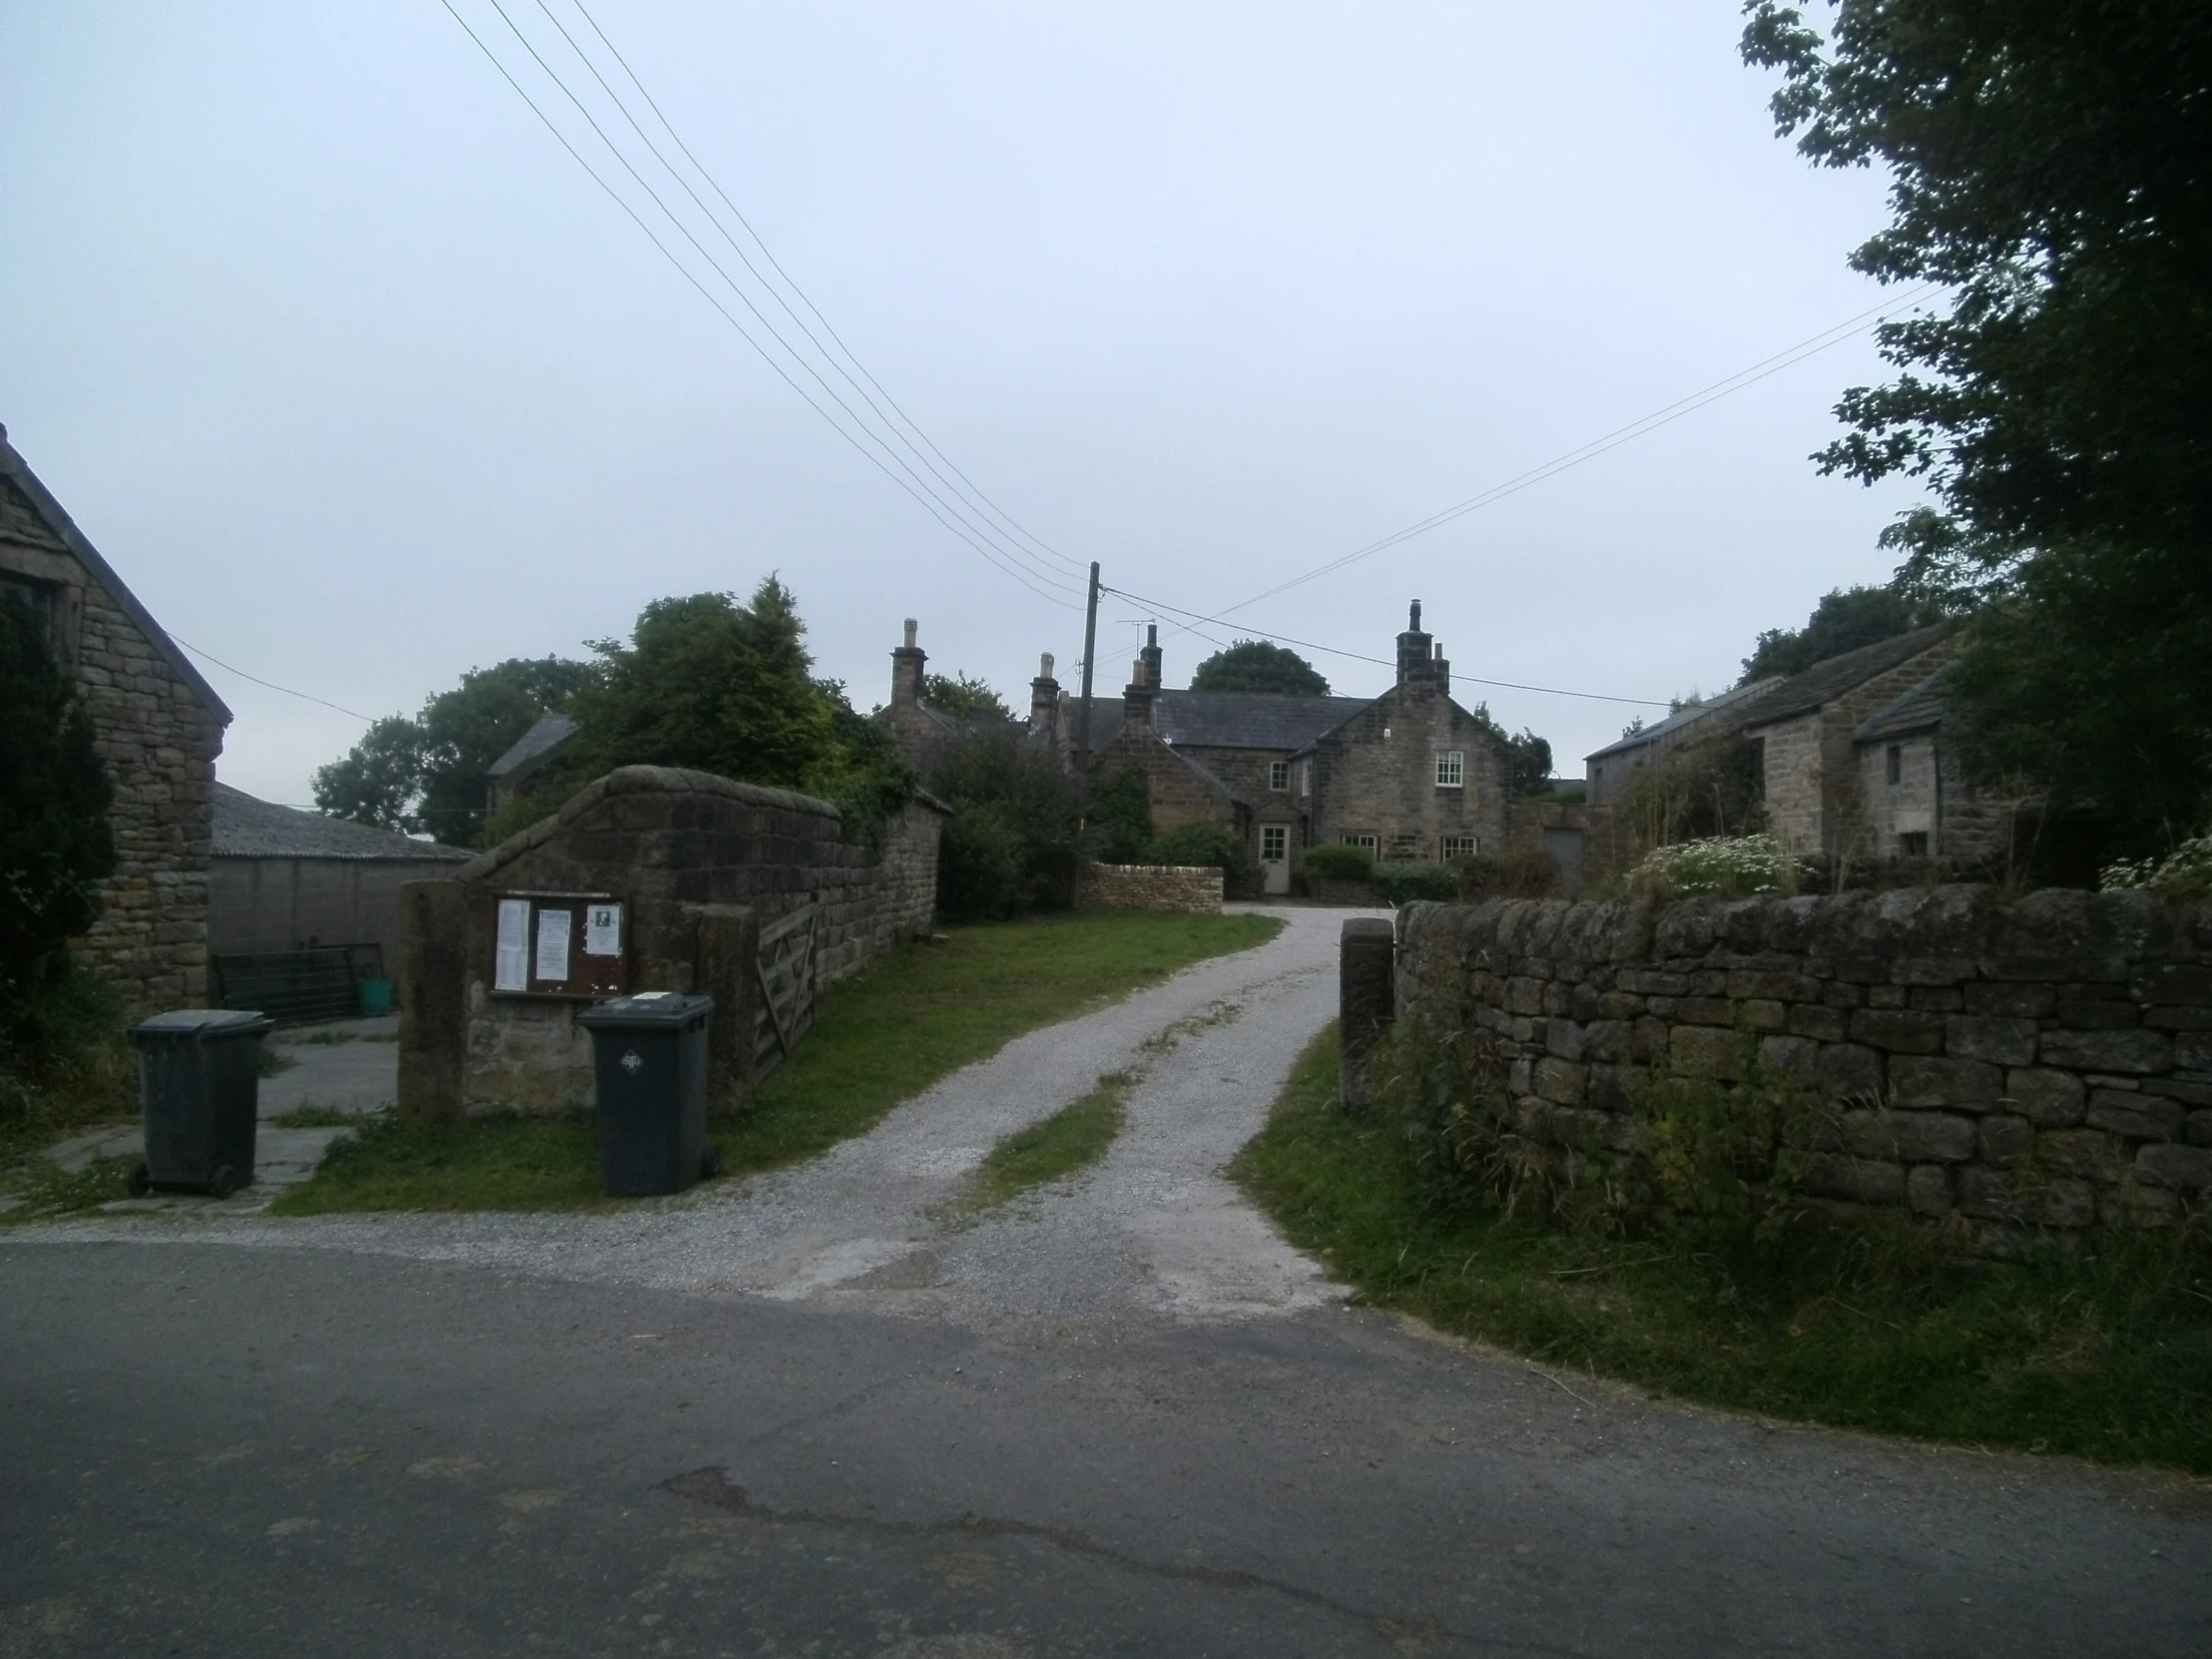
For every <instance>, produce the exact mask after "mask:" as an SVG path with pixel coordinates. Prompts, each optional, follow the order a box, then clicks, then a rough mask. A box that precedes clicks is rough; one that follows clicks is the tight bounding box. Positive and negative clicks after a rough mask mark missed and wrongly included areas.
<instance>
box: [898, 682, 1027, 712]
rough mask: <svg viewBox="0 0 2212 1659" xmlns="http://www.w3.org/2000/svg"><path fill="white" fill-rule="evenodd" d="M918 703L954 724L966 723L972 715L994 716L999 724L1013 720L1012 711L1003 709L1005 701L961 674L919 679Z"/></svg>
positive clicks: (989, 689) (983, 685)
mask: <svg viewBox="0 0 2212 1659" xmlns="http://www.w3.org/2000/svg"><path fill="white" fill-rule="evenodd" d="M921 700H922V701H923V702H924V703H926V704H928V705H929V706H930V707H931V708H932V709H936V710H938V711H940V712H941V713H944V714H948V715H950V716H952V718H953V719H955V720H967V719H969V718H970V717H972V716H975V715H996V716H997V717H998V718H999V719H1000V720H1011V719H1013V711H1012V710H1010V709H1008V708H1007V707H1006V700H1005V699H1004V698H1002V697H1000V696H999V695H998V693H996V692H995V691H993V690H991V688H990V687H989V686H988V685H986V684H984V682H982V681H981V680H976V679H971V678H970V677H969V676H967V675H965V674H929V675H924V676H923V677H922V682H921Z"/></svg>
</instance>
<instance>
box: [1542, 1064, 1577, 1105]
mask: <svg viewBox="0 0 2212 1659" xmlns="http://www.w3.org/2000/svg"><path fill="white" fill-rule="evenodd" d="M1534 1079H1535V1092H1536V1093H1537V1094H1539V1095H1541V1096H1542V1097H1543V1098H1544V1099H1546V1100H1549V1101H1553V1102H1556V1103H1557V1104H1559V1105H1561V1106H1579V1105H1581V1104H1582V1097H1583V1094H1584V1092H1585V1091H1586V1089H1587V1088H1588V1086H1589V1081H1590V1068H1589V1067H1588V1066H1584V1065H1577V1064H1576V1063H1575V1062H1574V1061H1572V1060H1559V1059H1553V1058H1551V1057H1549V1056H1546V1057H1545V1058H1544V1059H1541V1060H1538V1061H1537V1062H1536V1069H1535V1072H1534Z"/></svg>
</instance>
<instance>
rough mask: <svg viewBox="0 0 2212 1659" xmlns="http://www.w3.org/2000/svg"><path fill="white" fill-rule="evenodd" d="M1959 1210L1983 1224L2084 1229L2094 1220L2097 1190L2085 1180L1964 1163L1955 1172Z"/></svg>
mask: <svg viewBox="0 0 2212 1659" xmlns="http://www.w3.org/2000/svg"><path fill="white" fill-rule="evenodd" d="M1958 1208H1959V1210H1960V1211H1962V1212H1963V1213H1964V1214H1966V1215H1969V1216H1976V1217H1979V1218H1981V1219H1982V1220H1985V1221H2007V1222H2024V1223H2026V1224H2028V1225H2029V1226H2037V1227H2087V1226H2088V1225H2089V1224H2090V1223H2091V1222H2093V1221H2095V1220H2096V1217H2097V1199H2096V1191H2095V1189H2094V1188H2092V1187H2091V1186H2090V1185H2089V1184H2088V1183H2087V1182H2086V1181H2076V1180H2070V1179H2067V1178H2065V1177H2058V1178H2055V1179H2044V1178H2040V1177H2039V1176H2036V1175H2035V1174H2034V1172H2020V1173H2018V1174H2015V1173H2013V1172H2010V1171H2006V1170H1994V1169H1983V1168H1982V1167H1980V1166H1979V1165H1976V1164H1967V1165H1965V1166H1964V1167H1963V1168H1961V1169H1960V1170H1959V1172H1958Z"/></svg>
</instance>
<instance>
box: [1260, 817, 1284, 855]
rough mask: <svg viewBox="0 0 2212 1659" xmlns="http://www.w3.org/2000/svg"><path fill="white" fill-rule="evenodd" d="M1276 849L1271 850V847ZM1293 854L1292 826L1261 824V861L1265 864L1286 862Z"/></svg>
mask: <svg viewBox="0 0 2212 1659" xmlns="http://www.w3.org/2000/svg"><path fill="white" fill-rule="evenodd" d="M1271 846H1272V847H1274V848H1275V850H1274V851H1272V852H1271V851H1269V850H1268V848H1269V847H1271ZM1290 855H1291V827H1290V826H1289V825H1287V824H1263V825H1261V826H1260V861H1261V862H1262V863H1264V864H1280V863H1284V862H1286V861H1287V860H1288V859H1289V858H1290Z"/></svg>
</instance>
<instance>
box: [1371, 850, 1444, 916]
mask: <svg viewBox="0 0 2212 1659" xmlns="http://www.w3.org/2000/svg"><path fill="white" fill-rule="evenodd" d="M1363 850H1364V849H1363ZM1368 879H1369V880H1371V881H1373V882H1374V883H1375V890H1376V894H1377V896H1378V897H1380V898H1381V899H1382V900H1383V903H1385V904H1409V903H1411V902H1412V901H1413V900H1414V899H1416V898H1435V899H1442V900H1444V901H1445V902H1449V901H1450V900H1452V899H1455V898H1457V897H1458V896H1459V875H1458V872H1457V871H1456V870H1453V869H1451V868H1449V867H1448V866H1446V865H1443V864H1399V863H1387V862H1383V863H1378V864H1376V865H1375V867H1374V869H1373V870H1372V871H1370V873H1369V876H1368Z"/></svg>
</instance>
